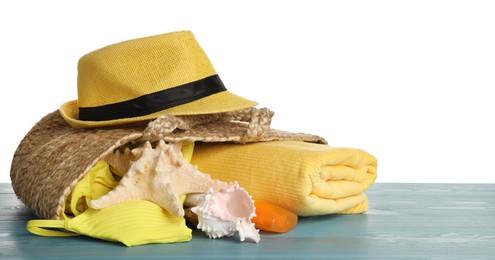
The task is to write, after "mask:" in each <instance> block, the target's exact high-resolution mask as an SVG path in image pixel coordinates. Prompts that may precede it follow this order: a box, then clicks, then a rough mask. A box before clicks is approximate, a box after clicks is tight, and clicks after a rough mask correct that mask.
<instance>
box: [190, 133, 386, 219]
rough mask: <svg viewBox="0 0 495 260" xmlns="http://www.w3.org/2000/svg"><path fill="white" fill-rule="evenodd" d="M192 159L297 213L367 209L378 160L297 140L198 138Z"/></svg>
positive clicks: (202, 167) (202, 168) (355, 151)
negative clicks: (245, 141)
mask: <svg viewBox="0 0 495 260" xmlns="http://www.w3.org/2000/svg"><path fill="white" fill-rule="evenodd" d="M191 163H192V164H195V165H198V167H199V170H200V171H202V172H204V173H208V174H210V175H211V176H212V177H213V178H218V179H220V180H223V181H237V182H238V183H239V185H240V186H241V187H243V188H245V189H246V190H247V191H248V193H249V194H250V195H251V196H252V197H253V199H256V198H259V199H262V200H265V201H267V202H270V203H273V204H276V205H279V206H281V207H284V208H286V209H288V210H291V211H292V212H294V213H296V214H297V215H299V216H314V215H324V214H333V213H341V214H352V213H362V212H365V211H366V210H367V209H368V203H367V202H368V201H367V197H366V196H365V194H364V191H365V190H367V189H368V188H369V187H370V186H371V185H372V184H373V183H374V181H375V179H376V166H377V161H376V158H375V157H373V156H372V155H371V154H369V153H367V152H365V151H363V150H360V149H355V148H336V147H330V146H327V145H322V144H314V143H305V142H298V141H273V142H260V143H252V144H232V143H201V144H197V145H196V146H195V149H194V154H193V157H192V159H191Z"/></svg>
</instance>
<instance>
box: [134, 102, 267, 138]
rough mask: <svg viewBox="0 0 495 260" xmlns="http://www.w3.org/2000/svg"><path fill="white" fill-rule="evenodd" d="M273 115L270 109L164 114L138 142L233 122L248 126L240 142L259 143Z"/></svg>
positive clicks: (146, 130)
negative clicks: (208, 124) (201, 113)
mask: <svg viewBox="0 0 495 260" xmlns="http://www.w3.org/2000/svg"><path fill="white" fill-rule="evenodd" d="M273 115H274V113H273V111H271V110H270V109H268V108H261V109H257V108H246V109H242V110H235V111H230V112H224V113H216V114H206V115H186V116H173V115H168V114H164V115H161V116H159V117H158V118H156V119H155V120H153V121H151V122H150V123H149V124H148V127H146V129H145V130H144V131H143V135H142V136H141V138H140V139H139V140H138V142H143V141H147V140H148V141H153V140H158V139H164V138H165V137H166V136H167V135H170V134H171V133H172V132H173V131H175V130H176V129H180V130H188V129H191V128H193V127H194V126H196V125H200V124H205V123H214V122H231V121H234V122H239V123H241V124H247V130H246V132H245V133H244V134H243V135H242V136H240V138H239V140H238V141H239V142H241V143H244V142H248V141H258V140H260V139H261V137H262V136H263V134H264V133H265V132H266V131H267V130H268V129H270V124H271V120H272V117H273Z"/></svg>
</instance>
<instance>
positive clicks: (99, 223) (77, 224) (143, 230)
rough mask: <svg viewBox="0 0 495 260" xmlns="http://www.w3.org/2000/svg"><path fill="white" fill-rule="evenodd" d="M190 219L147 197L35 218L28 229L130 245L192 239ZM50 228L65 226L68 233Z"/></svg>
mask: <svg viewBox="0 0 495 260" xmlns="http://www.w3.org/2000/svg"><path fill="white" fill-rule="evenodd" d="M185 222H186V220H185V219H184V218H182V217H175V216H172V215H170V214H168V213H167V212H166V211H164V210H163V209H162V208H161V207H160V206H158V205H156V204H154V203H152V202H149V201H145V200H130V201H125V202H122V203H119V204H117V205H114V206H111V207H108V208H104V209H100V210H94V209H91V208H89V209H87V210H86V211H84V212H83V213H82V214H80V215H79V216H77V217H75V218H72V219H65V220H31V221H29V222H28V225H27V229H28V230H29V231H30V232H31V233H33V234H37V235H41V236H70V235H77V234H82V235H87V236H91V237H95V238H99V239H103V240H107V241H114V242H122V243H123V244H124V245H126V246H137V245H142V244H149V243H172V242H185V241H189V240H191V237H192V231H191V230H190V229H189V228H187V227H186V223H185ZM46 228H63V229H64V230H67V231H70V232H74V233H67V232H61V231H56V230H51V229H46Z"/></svg>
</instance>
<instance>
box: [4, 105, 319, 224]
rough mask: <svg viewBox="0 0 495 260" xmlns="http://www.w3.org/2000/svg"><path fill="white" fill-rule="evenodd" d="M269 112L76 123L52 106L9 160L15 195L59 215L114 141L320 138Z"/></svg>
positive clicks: (52, 215)
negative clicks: (278, 124) (277, 124)
mask: <svg viewBox="0 0 495 260" xmlns="http://www.w3.org/2000/svg"><path fill="white" fill-rule="evenodd" d="M272 116H273V112H272V111H270V110H269V109H255V108H250V109H245V110H238V111H232V112H226V113H219V114H210V115H191V116H171V115H162V116H160V117H158V118H157V119H156V120H154V121H151V122H150V123H149V124H148V125H146V123H143V122H142V123H135V124H132V125H120V126H115V127H107V128H90V129H76V128H73V127H71V126H70V125H68V124H67V122H65V121H64V119H63V118H62V117H61V115H60V112H59V111H54V112H52V113H50V114H48V115H47V116H45V117H44V118H42V119H41V120H40V121H39V122H38V123H37V124H36V125H35V126H33V128H32V129H31V130H30V131H29V132H28V133H27V135H26V136H25V137H24V139H23V140H22V141H21V142H20V144H19V146H18V148H17V150H16V152H15V154H14V157H13V160H12V166H11V172H10V176H11V179H12V186H13V188H14V191H15V193H16V194H17V196H18V197H19V198H20V200H21V201H22V202H23V203H24V204H26V205H27V206H28V207H30V208H32V209H33V210H34V212H35V213H36V214H37V215H38V216H39V217H41V218H46V219H60V218H61V217H62V208H63V205H65V200H66V198H67V197H68V195H69V194H70V192H71V190H72V188H73V187H74V186H75V184H76V183H77V182H78V181H79V180H80V179H82V178H83V177H84V175H85V174H86V173H87V172H88V171H89V170H90V169H91V168H92V167H93V166H94V165H95V164H96V163H97V162H98V161H99V160H101V159H102V158H104V157H105V156H106V155H107V154H109V153H111V152H113V151H114V150H115V149H117V148H118V147H120V146H122V145H124V144H128V143H134V144H139V143H141V142H144V141H146V140H149V141H157V140H159V139H163V140H165V141H167V142H179V141H202V142H238V143H247V142H260V141H273V140H297V141H306V142H314V143H323V144H325V143H326V141H325V140H324V139H323V138H321V137H319V136H315V135H309V134H301V133H291V132H285V131H280V130H275V129H270V122H271V118H272Z"/></svg>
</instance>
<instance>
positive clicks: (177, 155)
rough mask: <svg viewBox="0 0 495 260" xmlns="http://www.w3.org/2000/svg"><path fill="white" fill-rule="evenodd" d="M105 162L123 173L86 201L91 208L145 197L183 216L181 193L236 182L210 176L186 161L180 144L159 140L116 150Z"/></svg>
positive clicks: (198, 191) (144, 198) (220, 188)
mask: <svg viewBox="0 0 495 260" xmlns="http://www.w3.org/2000/svg"><path fill="white" fill-rule="evenodd" d="M119 157H120V158H121V160H120V162H119V159H118V158H119ZM108 162H109V164H110V165H112V164H113V165H112V166H113V167H115V168H116V169H118V170H119V171H123V172H125V174H124V175H123V177H122V179H121V181H120V183H119V185H118V186H117V187H115V188H114V189H113V190H111V191H110V192H108V193H107V194H105V195H103V196H101V197H100V198H97V199H95V200H91V201H90V202H89V206H90V207H91V208H93V209H102V208H106V207H109V206H112V205H116V204H118V203H120V202H123V201H128V200H148V201H151V202H154V203H156V204H158V205H160V206H161V207H162V208H163V209H165V210H167V211H168V212H169V213H170V214H172V215H175V216H184V207H183V205H182V203H181V202H180V196H181V195H185V194H191V193H207V192H208V190H209V188H210V187H211V188H213V189H214V190H222V189H228V188H230V187H232V186H233V185H235V182H234V183H230V182H223V181H220V180H217V179H212V178H211V177H210V175H208V174H204V173H202V172H200V171H199V170H198V167H197V166H195V165H192V164H190V163H189V162H187V161H186V160H185V159H184V157H183V156H182V152H181V143H174V144H166V143H165V142H164V141H163V140H160V141H158V143H157V145H156V147H155V148H153V147H152V145H151V143H150V142H145V143H144V144H142V145H141V146H140V147H138V148H134V149H133V150H132V151H124V152H123V153H121V154H119V152H117V153H116V154H114V155H113V156H110V158H109V159H108Z"/></svg>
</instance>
